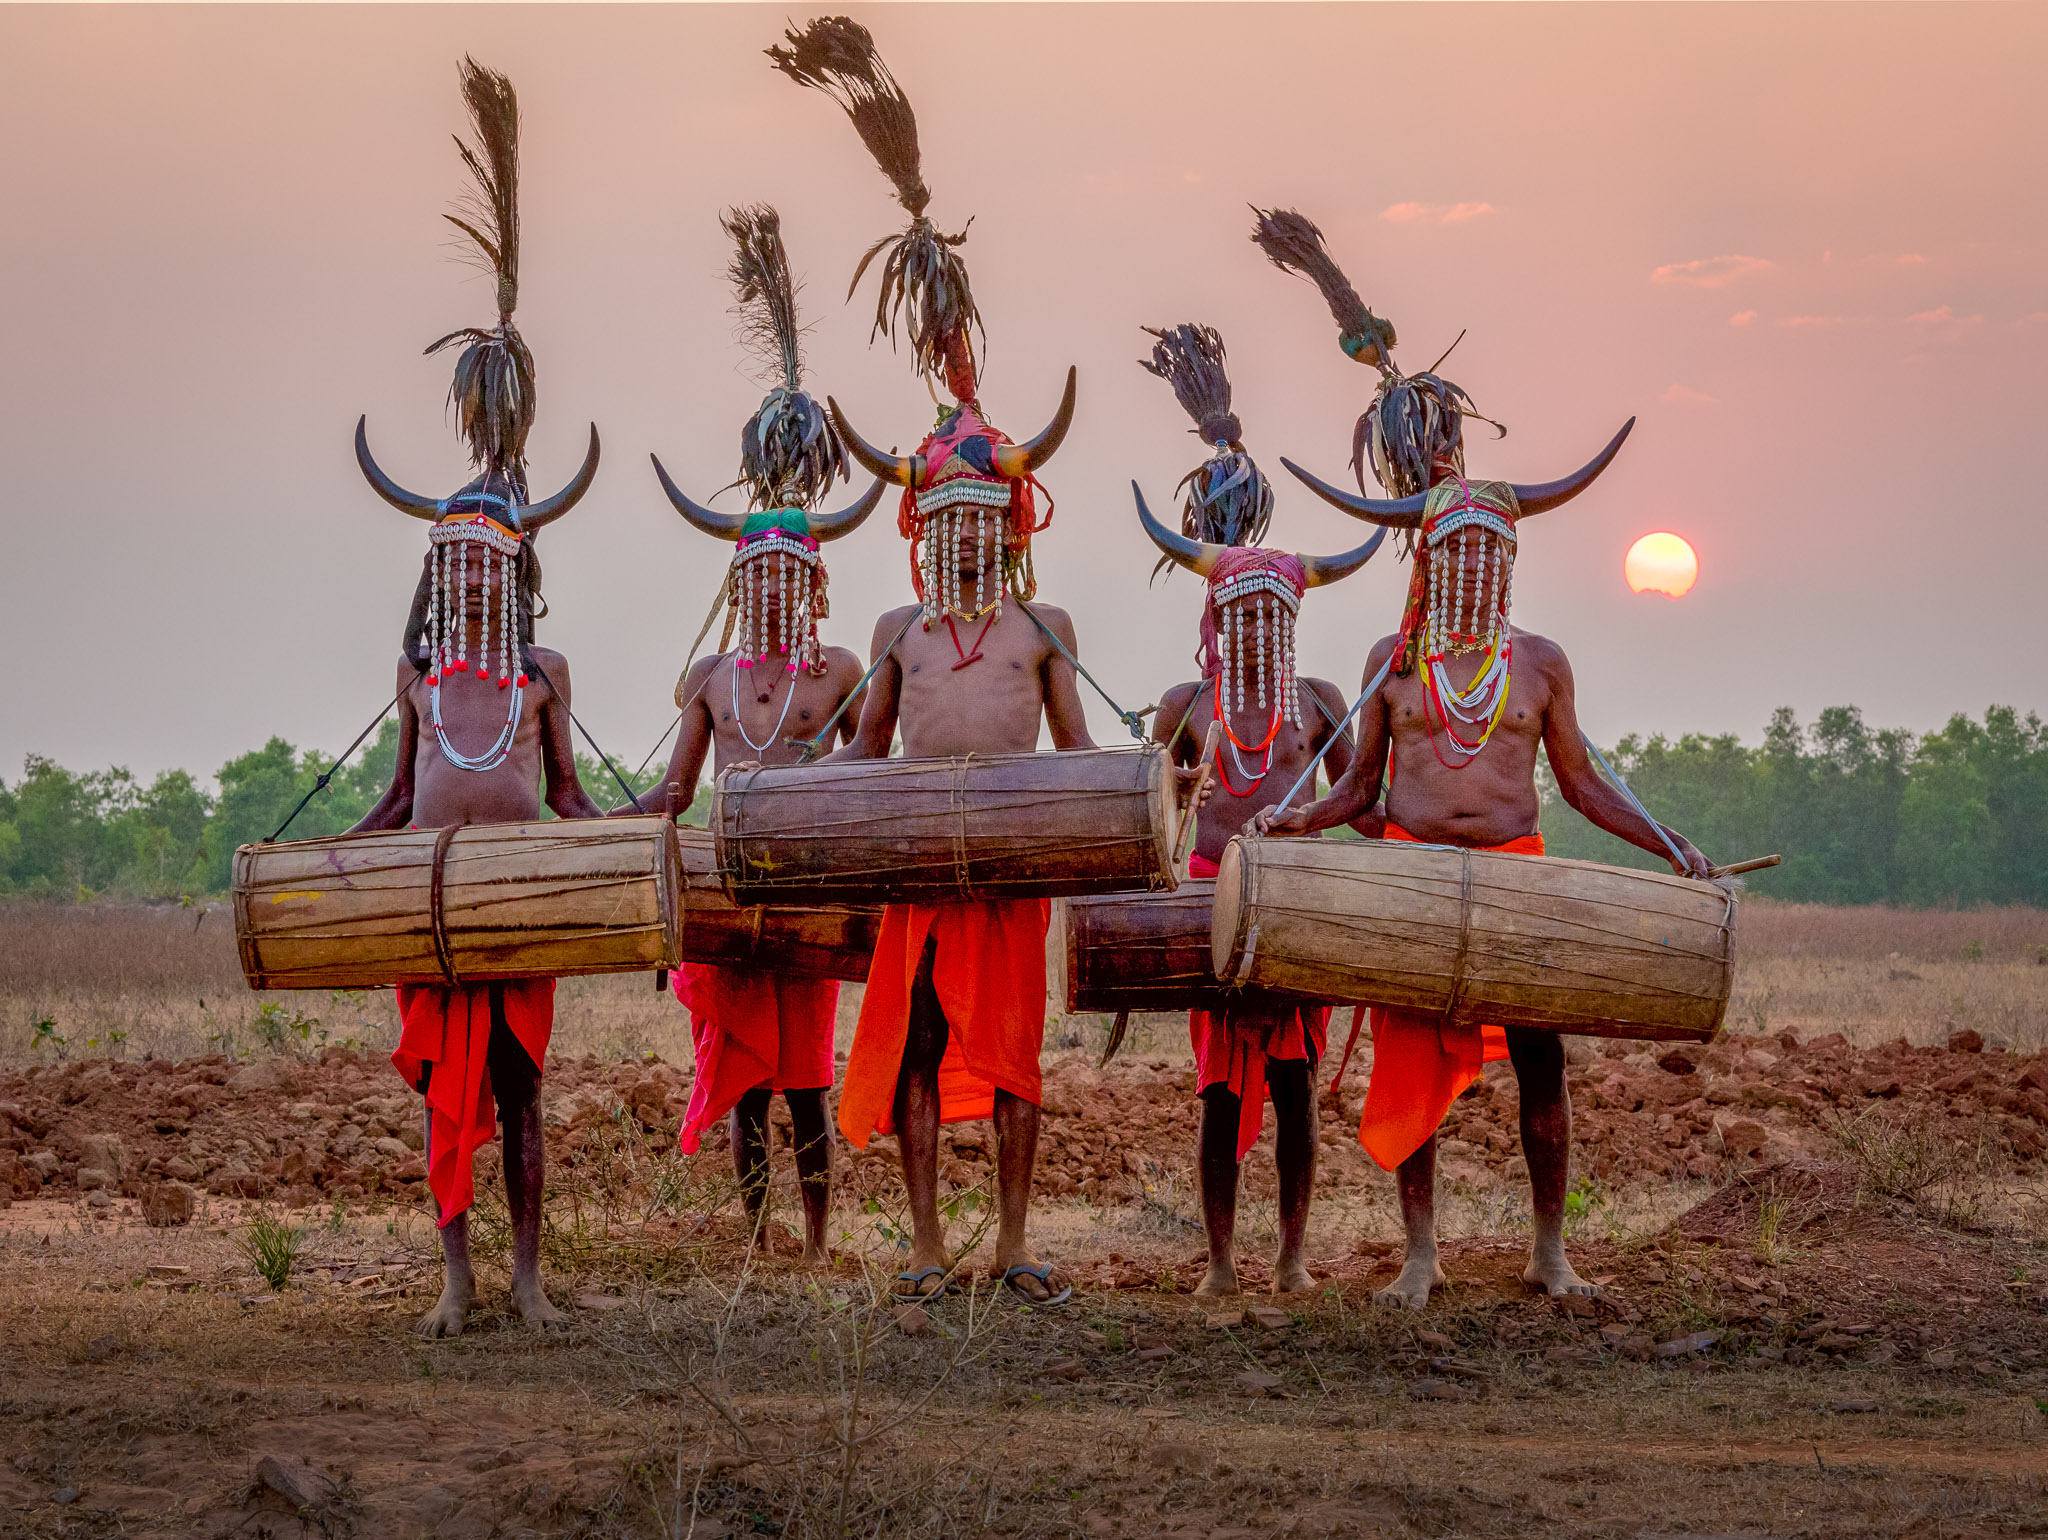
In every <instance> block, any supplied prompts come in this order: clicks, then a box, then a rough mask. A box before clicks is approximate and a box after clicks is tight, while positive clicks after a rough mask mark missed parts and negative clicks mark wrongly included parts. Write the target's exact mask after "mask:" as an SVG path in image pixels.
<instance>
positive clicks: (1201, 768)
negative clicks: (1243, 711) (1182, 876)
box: [1173, 722, 1223, 871]
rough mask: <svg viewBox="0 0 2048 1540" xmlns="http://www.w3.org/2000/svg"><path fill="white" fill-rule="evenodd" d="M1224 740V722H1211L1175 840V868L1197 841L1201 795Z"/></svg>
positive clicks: (1179, 866)
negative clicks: (1217, 751)
mask: <svg viewBox="0 0 2048 1540" xmlns="http://www.w3.org/2000/svg"><path fill="white" fill-rule="evenodd" d="M1222 742H1223V724H1222V723H1221V722H1211V723H1210V724H1209V732H1208V735H1207V736H1206V737H1204V738H1203V739H1202V757H1201V759H1200V760H1198V761H1197V762H1196V764H1195V784H1194V785H1193V786H1191V787H1189V788H1188V803H1187V812H1186V813H1184V814H1183V815H1182V816H1181V821H1180V836H1179V838H1177V839H1176V840H1174V842H1173V869H1174V870H1175V871H1179V870H1180V868H1181V864H1182V863H1183V862H1185V861H1186V860H1187V858H1188V851H1189V849H1190V848H1191V847H1192V846H1193V845H1194V843H1195V826H1196V824H1197V823H1198V822H1199V821H1200V815H1201V811H1202V806H1201V803H1199V802H1198V801H1196V800H1195V799H1196V798H1198V797H1200V796H1201V795H1202V793H1203V791H1204V790H1206V789H1207V787H1208V785H1209V776H1210V773H1211V771H1213V770H1214V769H1215V766H1216V750H1217V748H1218V747H1219V746H1220V745H1221V744H1222Z"/></svg>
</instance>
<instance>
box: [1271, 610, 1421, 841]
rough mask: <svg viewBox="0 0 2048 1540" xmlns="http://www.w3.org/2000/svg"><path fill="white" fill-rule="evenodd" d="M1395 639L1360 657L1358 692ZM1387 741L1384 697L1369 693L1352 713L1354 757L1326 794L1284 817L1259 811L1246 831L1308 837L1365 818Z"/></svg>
mask: <svg viewBox="0 0 2048 1540" xmlns="http://www.w3.org/2000/svg"><path fill="white" fill-rule="evenodd" d="M1399 640H1400V639H1399V638H1398V637H1392V636H1384V637H1381V638H1380V640H1379V641H1378V642H1376V643H1375V644H1374V645H1373V649H1372V651H1371V652H1370V653H1368V654H1367V655H1366V659H1365V676H1364V678H1362V679H1361V680H1360V681H1359V688H1360V689H1363V688H1364V687H1365V686H1366V685H1367V684H1369V683H1371V682H1372V680H1373V679H1374V678H1376V677H1377V676H1378V674H1379V671H1380V669H1381V667H1382V666H1383V665H1384V664H1385V663H1386V661H1387V659H1388V658H1390V657H1392V656H1393V652H1394V647H1395V645H1396V644H1397V643H1398V641H1399ZM1346 709H1347V710H1348V709H1349V708H1348V707H1347V708H1346ZM1388 742H1389V739H1388V737H1387V705H1386V695H1385V692H1384V689H1381V690H1375V691H1374V692H1373V696H1372V699H1371V700H1369V701H1367V702H1366V703H1365V704H1364V705H1363V706H1361V707H1359V708H1358V747H1357V752H1356V753H1355V754H1354V755H1353V756H1352V759H1351V763H1350V764H1349V765H1348V766H1347V767H1346V768H1345V770H1344V772H1343V774H1341V775H1340V776H1338V777H1337V779H1336V781H1335V783H1334V784H1332V785H1331V787H1330V794H1329V795H1328V796H1326V797H1324V798H1323V799H1322V800H1321V801H1319V802H1311V803H1309V804H1308V805H1307V806H1305V807H1297V808H1291V809H1289V810H1287V811H1286V812H1281V811H1280V810H1279V809H1277V808H1265V809H1263V810H1262V811H1261V812H1260V813H1259V814H1258V816H1257V817H1256V818H1254V819H1253V820H1252V822H1251V831H1252V832H1253V833H1255V834H1281V835H1287V834H1313V833H1314V832H1315V831H1316V830H1318V829H1331V828H1335V827H1336V826H1337V825H1338V824H1340V823H1351V822H1354V821H1355V820H1358V819H1361V818H1365V817H1367V816H1369V815H1370V814H1371V813H1372V811H1373V807H1374V804H1376V803H1377V802H1378V801H1379V799H1380V780H1381V777H1383V776H1384V775H1385V774H1386V769H1387V745H1388Z"/></svg>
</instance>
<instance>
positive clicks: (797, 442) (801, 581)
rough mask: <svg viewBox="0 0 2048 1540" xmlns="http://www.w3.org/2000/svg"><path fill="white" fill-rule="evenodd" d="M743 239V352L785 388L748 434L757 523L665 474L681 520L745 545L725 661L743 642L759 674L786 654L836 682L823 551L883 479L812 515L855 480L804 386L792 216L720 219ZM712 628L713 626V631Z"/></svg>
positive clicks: (744, 654)
mask: <svg viewBox="0 0 2048 1540" xmlns="http://www.w3.org/2000/svg"><path fill="white" fill-rule="evenodd" d="M719 222H720V224H722V225H723V226H724V228H725V233H726V234H727V235H728V236H730V237H731V238H732V243H733V256H732V261H731V262H730V263H729V264H728V266H727V267H726V277H727V278H728V279H729V280H730V281H731V283H732V287H733V295H734V300H735V303H734V310H733V313H734V314H735V315H736V316H738V318H739V336H740V341H741V344H742V345H743V346H744V347H745V348H746V349H747V351H748V352H749V353H751V354H753V356H754V358H755V360H756V361H757V363H758V364H759V365H761V366H762V369H763V372H764V373H765V374H767V375H768V377H769V378H770V379H771V380H772V381H773V382H774V383H773V385H772V386H771V388H770V389H769V392H768V394H767V396H766V398H765V399H763V401H762V402H761V405H760V407H759V409H758V410H756V411H755V413H754V415H753V416H751V417H749V418H748V419H747V421H746V425H745V426H744V427H743V428H741V429H740V474H739V479H738V480H737V481H735V482H733V483H732V485H734V486H743V487H745V488H746V489H747V508H748V511H747V512H746V513H720V512H717V511H716V510H714V509H711V508H707V507H705V506H704V505H703V504H701V503H696V502H692V501H691V500H690V499H689V498H688V497H686V496H685V495H684V494H683V492H682V491H681V489H680V488H678V487H677V486H676V484H675V482H674V481H673V480H671V479H670V477H669V474H668V472H667V471H666V470H665V469H663V467H662V463H661V460H660V457H659V456H650V457H649V458H651V459H653V461H654V474H655V475H657V476H659V477H660V478H661V486H662V490H663V491H665V492H666V493H668V500H669V501H670V502H671V503H673V504H675V509H676V512H677V513H679V514H681V515H682V516H683V518H684V519H686V520H687V521H688V522H689V523H691V524H692V525H694V526H696V527H697V528H698V529H700V530H702V531H703V532H704V533H705V534H707V535H715V536H716V537H717V538H719V539H720V540H731V541H734V542H736V547H737V548H736V549H735V550H734V552H733V558H732V568H731V570H730V572H729V573H728V574H727V577H726V588H725V596H724V602H725V604H726V612H725V634H724V636H723V637H722V638H721V639H720V641H719V644H718V649H719V651H720V652H724V651H726V650H727V649H728V648H730V647H731V646H732V645H733V636H734V633H735V631H737V633H738V636H739V653H738V657H737V658H736V660H735V661H737V663H738V664H739V666H740V667H741V668H752V667H753V666H754V665H755V664H757V663H759V662H760V661H761V660H762V659H763V658H765V657H767V656H768V655H769V653H771V652H777V651H779V652H782V653H784V654H785V655H786V656H787V657H788V659H789V671H790V672H791V673H792V674H794V673H795V672H796V671H797V668H798V666H799V665H802V666H804V667H807V668H809V669H810V671H811V672H812V673H814V674H822V673H823V672H824V671H825V654H824V649H823V648H822V647H821V646H820V644H819V642H818V622H819V621H820V620H823V619H824V618H825V617H826V616H827V615H829V614H830V613H831V607H830V604H829V603H828V600H827V595H826V580H825V562H824V558H823V556H822V555H821V554H820V551H819V545H820V543H821V542H823V541H826V540H837V539H838V538H839V537H840V536H842V535H849V534H852V533H853V531H854V530H856V529H858V528H860V525H861V522H862V520H864V519H866V518H867V516H868V515H869V514H870V513H873V512H874V511H875V505H876V504H877V503H879V502H880V501H881V500H882V483H881V481H880V480H879V479H878V480H877V481H876V482H875V483H874V485H872V486H871V487H869V488H868V490H867V491H866V492H865V493H864V494H863V495H862V496H861V498H860V500H859V501H858V502H855V503H853V504H852V505H850V506H849V507H846V508H843V509H841V510H840V511H839V512H837V513H820V512H814V511H813V509H814V508H815V507H816V505H817V503H818V502H819V500H820V499H821V498H823V496H824V495H825V493H826V492H827V491H828V490H830V488H831V486H832V482H833V479H834V478H835V477H836V478H837V479H839V480H841V481H844V480H846V479H847V477H848V470H847V456H846V446H845V445H844V444H843V443H842V442H841V441H840V438H839V434H838V432H837V431H836V430H835V429H834V428H833V426H832V423H831V421H830V419H829V418H827V416H826V415H825V410H824V408H823V407H821V406H820V405H819V404H818V403H817V401H816V400H814V399H813V398H812V397H811V396H810V395H808V394H807V393H806V392H805V391H804V390H803V388H802V386H803V369H804V361H803V327H802V326H801V325H800V324H799V323H798V319H797V305H796V291H797V285H796V280H795V279H794V278H793V277H792V276H791V274H790V270H789V252H788V251H787V249H786V248H785V247H784V246H783V244H782V216H781V215H779V214H777V213H776V212H775V210H774V209H772V208H768V207H767V206H765V205H761V206H756V207H752V208H738V209H728V210H726V212H725V213H724V215H723V216H721V218H720V221H719ZM771 572H772V574H773V575H774V577H775V578H776V579H777V581H778V587H777V592H779V593H780V595H781V603H780V604H779V605H778V606H777V621H776V625H775V629H774V634H772V635H771V634H770V627H769V613H768V606H767V605H766V604H765V602H764V600H763V591H764V587H765V583H766V580H767V578H768V577H769V576H770V574H771ZM707 624H708V623H707Z"/></svg>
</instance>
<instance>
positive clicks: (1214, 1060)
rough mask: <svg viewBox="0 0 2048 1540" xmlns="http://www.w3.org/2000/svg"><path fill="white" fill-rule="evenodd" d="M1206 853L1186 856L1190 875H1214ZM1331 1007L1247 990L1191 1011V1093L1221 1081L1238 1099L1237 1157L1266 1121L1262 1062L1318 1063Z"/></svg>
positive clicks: (1247, 1148)
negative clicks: (1224, 1004)
mask: <svg viewBox="0 0 2048 1540" xmlns="http://www.w3.org/2000/svg"><path fill="white" fill-rule="evenodd" d="M1217 870H1218V868H1217V865H1216V863H1215V862H1214V861H1211V860H1210V859H1209V858H1208V857H1207V856H1204V855H1200V854H1195V855H1190V856H1189V857H1188V875H1189V876H1190V877H1214V876H1215V875H1216V872H1217ZM1329 1032H1330V1008H1329V1007H1328V1006H1327V1005H1322V1006H1315V1005H1302V1004H1300V1003H1298V1002H1295V1001H1288V1000H1283V999H1281V998H1280V997H1278V996H1273V995H1267V994H1265V993H1263V992H1261V991H1257V990H1247V991H1245V993H1244V996H1243V998H1242V1001H1241V1002H1233V1004H1232V1005H1231V1007H1230V1008H1229V1009H1228V1010H1222V1011H1189V1012H1188V1040H1189V1043H1190V1045H1191V1046H1192V1047H1193V1048H1194V1050H1195V1094H1196V1095H1197V1096H1199V1095H1201V1094H1202V1092H1204V1091H1206V1090H1208V1089H1209V1087H1211V1086H1212V1085H1220V1086H1225V1087H1227V1088H1228V1089H1229V1091H1230V1094H1231V1095H1233V1096H1235V1097H1236V1098H1237V1108H1238V1110H1237V1158H1238V1159H1239V1160H1243V1159H1244V1158H1245V1156H1246V1155H1247V1154H1248V1153H1249V1152H1250V1150H1251V1147H1252V1146H1253V1145H1254V1144H1256V1143H1258V1139H1259V1131H1260V1130H1261V1129H1262V1128H1264V1127H1265V1125H1266V1061H1267V1060H1268V1059H1274V1060H1278V1061H1280V1062H1282V1063H1290V1062H1296V1061H1300V1060H1306V1061H1307V1062H1308V1064H1309V1065H1310V1067H1311V1071H1313V1067H1314V1066H1315V1065H1317V1064H1320V1063H1321V1062H1322V1059H1323V1054H1324V1052H1325V1051H1326V1050H1327V1049H1328V1047H1329Z"/></svg>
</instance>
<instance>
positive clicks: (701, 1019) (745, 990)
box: [670, 963, 839, 1155]
mask: <svg viewBox="0 0 2048 1540" xmlns="http://www.w3.org/2000/svg"><path fill="white" fill-rule="evenodd" d="M670 983H671V986H672V987H673V988H674V990H675V992H676V998H677V999H678V1000H680V1001H682V1002H683V1004H684V1005H686V1006H688V1007H689V1010H690V1039H691V1041H692V1042H693V1043H695V1044H696V1047H697V1079H696V1082H695V1083H694V1084H693V1085H692V1086H691V1087H690V1105H689V1108H688V1110H687V1111H685V1112H684V1114H683V1127H682V1131H681V1133H680V1134H678V1135H677V1142H678V1144H679V1145H680V1146H681V1148H682V1151H683V1153H684V1154H685V1155H694V1154H696V1153H697V1146H698V1143H699V1142H700V1141H701V1140H702V1138H703V1136H704V1130H705V1129H707V1128H710V1127H711V1126H712V1125H713V1124H715V1123H716V1122H717V1121H718V1120H719V1119H720V1118H722V1117H724V1116H725V1115H726V1114H727V1113H728V1112H730V1111H732V1109H733V1108H734V1107H735V1106H737V1105H738V1104H739V1099H740V1098H741V1097H742V1096H744V1095H746V1094H747V1092H749V1091H751V1090H753V1089H754V1088H755V1087H757V1086H766V1087H767V1088H768V1089H770V1090H772V1091H809V1090H815V1089H819V1088H822V1087H826V1086H830V1085H831V1084H832V1030H833V1028H834V1027H835V1026H836V1025H837V1024H838V1020H839V981H838V980H837V979H820V978H810V977H806V976H805V975H802V974H788V973H776V972H773V971H771V970H769V969H766V968H724V967H719V966H717V965H715V964H712V963H684V964H683V966H682V967H680V968H678V969H677V970H676V972H675V974H674V976H673V977H672V978H671V980H670Z"/></svg>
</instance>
